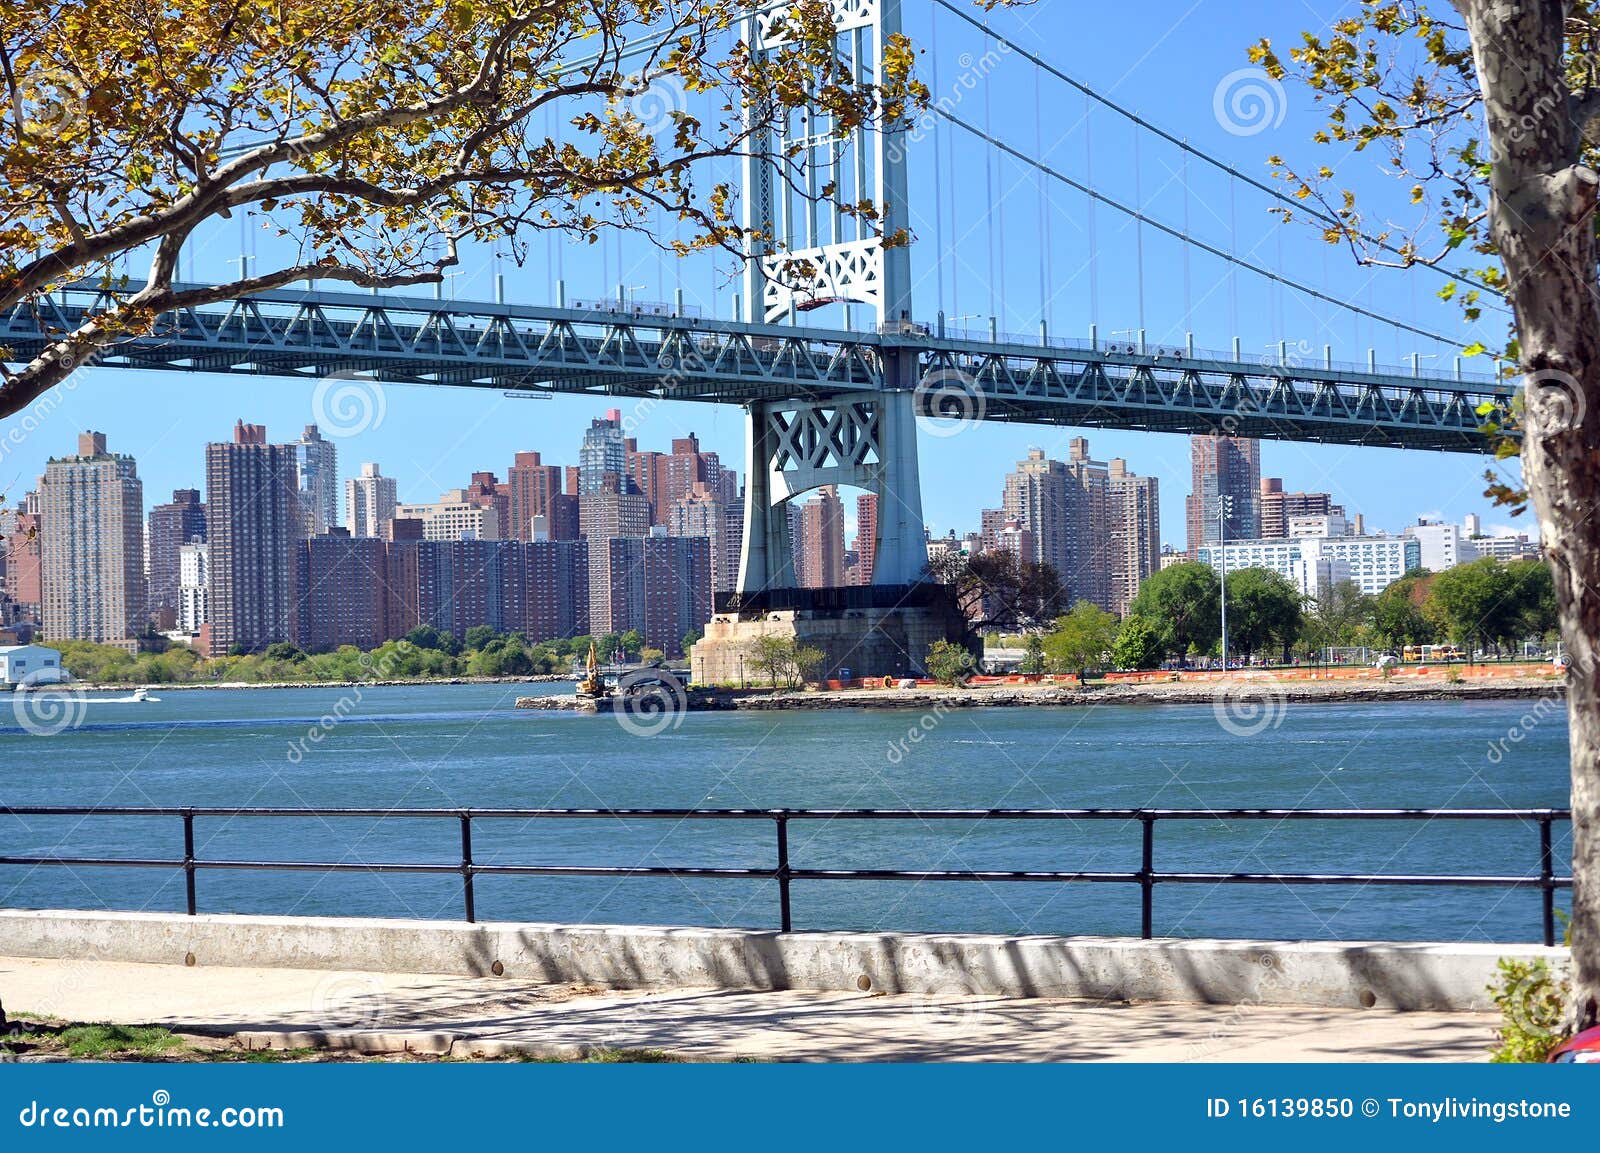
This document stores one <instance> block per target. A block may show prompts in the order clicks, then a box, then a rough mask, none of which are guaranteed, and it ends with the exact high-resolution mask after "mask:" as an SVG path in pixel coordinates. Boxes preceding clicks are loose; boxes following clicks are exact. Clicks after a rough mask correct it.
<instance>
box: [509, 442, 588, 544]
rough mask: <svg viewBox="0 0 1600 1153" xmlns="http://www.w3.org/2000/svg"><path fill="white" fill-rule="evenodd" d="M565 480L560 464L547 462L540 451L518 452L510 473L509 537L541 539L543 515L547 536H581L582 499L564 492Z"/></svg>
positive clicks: (561, 537) (560, 538) (575, 538)
mask: <svg viewBox="0 0 1600 1153" xmlns="http://www.w3.org/2000/svg"><path fill="white" fill-rule="evenodd" d="M561 481H562V476H561V466H560V465H555V464H545V463H544V462H543V461H542V460H541V459H540V457H539V454H538V453H536V452H519V453H517V454H516V456H515V457H514V458H513V459H512V463H511V468H510V469H509V470H508V471H507V472H506V493H507V497H508V500H507V512H508V515H509V516H510V518H511V523H510V525H509V527H508V528H507V529H506V530H505V535H506V536H507V537H508V538H511V539H514V540H536V539H538V538H537V536H536V535H535V534H536V530H535V527H534V521H535V518H538V517H543V518H544V521H543V529H542V531H543V532H544V533H545V534H546V536H545V539H547V540H577V539H578V536H579V532H578V500H577V498H576V497H573V496H569V495H567V494H566V493H563V492H562V491H561Z"/></svg>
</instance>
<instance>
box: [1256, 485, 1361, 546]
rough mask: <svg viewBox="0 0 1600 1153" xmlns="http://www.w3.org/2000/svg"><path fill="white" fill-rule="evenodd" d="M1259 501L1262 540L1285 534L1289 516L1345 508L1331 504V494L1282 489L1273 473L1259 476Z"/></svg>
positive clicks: (1337, 512) (1324, 513) (1326, 513)
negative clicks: (1285, 490)
mask: <svg viewBox="0 0 1600 1153" xmlns="http://www.w3.org/2000/svg"><path fill="white" fill-rule="evenodd" d="M1259 504H1260V516H1261V539H1263V540H1273V539H1277V538H1282V537H1286V536H1288V535H1289V519H1290V518H1291V517H1297V516H1330V515H1332V516H1343V515H1344V508H1343V507H1342V506H1340V505H1336V504H1334V503H1333V496H1332V494H1331V493H1326V492H1284V491H1283V481H1281V480H1279V479H1278V478H1277V477H1275V476H1268V477H1262V478H1261V492H1260V496H1259Z"/></svg>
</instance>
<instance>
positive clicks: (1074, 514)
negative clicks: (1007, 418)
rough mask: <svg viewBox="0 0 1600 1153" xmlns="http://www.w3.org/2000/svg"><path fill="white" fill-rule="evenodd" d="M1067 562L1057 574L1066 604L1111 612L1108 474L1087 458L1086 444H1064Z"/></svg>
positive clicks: (1073, 441)
mask: <svg viewBox="0 0 1600 1153" xmlns="http://www.w3.org/2000/svg"><path fill="white" fill-rule="evenodd" d="M1067 476H1068V477H1069V478H1070V480H1071V483H1070V484H1068V486H1067V495H1068V506H1067V560H1066V568H1064V569H1063V570H1061V581H1062V584H1063V585H1064V586H1065V589H1066V595H1067V602H1068V603H1069V604H1076V603H1077V602H1078V601H1088V602H1089V603H1091V604H1095V605H1099V606H1100V607H1101V608H1103V609H1107V610H1109V609H1110V608H1111V604H1112V600H1111V569H1112V548H1113V542H1112V536H1111V470H1110V468H1109V467H1108V466H1107V465H1106V464H1104V463H1103V462H1101V461H1097V460H1093V459H1092V458H1091V457H1090V456H1089V442H1088V440H1087V439H1085V438H1084V437H1081V436H1075V437H1073V438H1072V439H1071V440H1070V441H1068V442H1067Z"/></svg>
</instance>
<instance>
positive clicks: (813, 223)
mask: <svg viewBox="0 0 1600 1153" xmlns="http://www.w3.org/2000/svg"><path fill="white" fill-rule="evenodd" d="M832 3H833V9H834V19H835V22H836V24H837V26H838V34H839V40H838V44H839V52H840V56H841V58H842V59H845V60H848V61H850V62H851V66H852V69H853V71H854V75H855V78H856V80H857V81H858V82H861V83H872V82H874V81H876V79H877V76H878V70H879V67H880V62H881V60H882V55H883V46H884V43H885V41H886V40H887V39H888V37H890V36H891V35H894V34H896V33H898V32H899V31H900V0H832ZM781 15H782V14H781V13H780V12H768V13H763V14H758V15H756V16H755V17H753V18H752V19H751V21H750V28H749V32H748V35H749V37H750V43H751V44H752V46H753V47H754V48H755V50H756V51H757V52H758V53H759V52H761V51H763V50H765V49H769V48H772V47H775V46H777V45H779V44H781V43H782V40H781V36H782V32H781V26H780V25H779V21H780V19H781ZM762 135H763V136H764V137H767V138H766V139H761V140H758V141H756V142H755V146H754V147H752V148H751V150H750V154H749V155H748V156H747V158H746V160H745V170H744V223H745V227H746V228H747V229H749V230H752V231H753V232H754V233H756V234H758V236H759V239H757V240H754V241H752V242H751V246H750V253H749V255H750V259H749V261H748V263H747V265H746V270H745V294H744V301H745V314H746V319H748V320H750V321H751V322H753V323H757V324H782V323H793V322H794V321H795V320H796V318H797V317H798V316H799V315H800V314H802V313H804V312H806V311H808V310H809V309H811V308H813V307H817V306H820V305H825V304H842V305H844V306H845V307H846V308H848V309H850V310H852V311H855V310H860V311H861V312H863V313H865V316H866V317H867V318H870V320H871V322H872V323H874V324H876V325H878V326H879V327H880V329H881V328H882V327H884V326H890V325H895V324H900V323H907V324H908V323H909V322H910V319H911V253H910V249H909V247H907V246H906V245H903V244H902V245H898V246H895V247H889V248H886V247H884V245H883V241H882V238H881V236H880V235H879V231H878V230H881V233H882V236H892V235H895V234H897V233H901V232H902V230H905V229H907V228H908V226H909V215H908V212H907V206H906V197H907V180H906V155H905V146H906V140H905V136H906V133H905V128H904V125H903V124H879V125H873V126H870V127H868V128H866V129H864V130H861V131H857V132H855V133H853V134H852V135H851V136H849V137H848V138H845V139H840V138H838V137H836V136H835V135H834V133H833V125H832V124H831V123H830V122H828V119H827V118H826V117H824V116H820V115H819V114H817V113H814V112H807V113H795V114H791V115H790V116H789V117H788V119H787V123H786V124H785V125H784V126H783V127H782V129H781V130H780V134H779V138H778V139H772V138H771V137H772V135H773V134H772V133H769V132H763V133H762ZM830 183H831V184H833V185H834V186H835V188H836V190H837V191H836V193H835V195H834V197H832V198H831V199H829V200H819V199H818V196H817V194H818V190H820V189H822V188H824V187H826V186H827V185H829V184H830ZM867 198H870V199H871V200H872V202H873V203H874V204H875V205H878V206H880V208H879V210H880V212H881V213H882V214H883V219H882V220H881V221H879V222H878V225H877V230H875V229H874V227H873V225H872V224H871V223H869V222H864V221H862V220H861V219H859V218H858V217H855V216H852V215H847V214H845V213H842V212H840V211H838V210H837V209H836V208H835V207H834V204H833V203H832V201H837V202H839V203H854V202H857V201H860V200H863V199H867ZM800 262H804V263H805V264H806V265H808V266H809V267H810V270H811V275H809V276H803V275H797V274H796V272H795V271H794V266H795V265H797V264H799V263H800ZM884 360H885V362H884V365H883V379H884V387H883V389H882V391H880V392H869V393H856V394H851V395H848V396H842V397H836V398H833V399H831V400H828V401H806V400H785V401H761V402H757V403H754V404H751V405H750V406H748V409H747V413H748V428H747V450H748V464H749V479H748V482H747V486H746V490H745V522H744V523H745V538H744V548H743V553H742V555H741V557H740V565H739V592H740V593H741V594H742V595H744V596H745V597H749V596H752V595H755V594H759V593H761V592H763V591H766V590H771V589H777V588H785V587H789V586H792V585H794V584H796V583H797V581H796V579H795V574H794V572H793V570H792V565H791V542H790V540H789V518H788V515H787V508H786V507H785V506H786V505H787V504H788V502H789V501H791V500H793V499H795V498H796V497H799V496H800V495H802V494H803V493H805V492H807V491H809V490H811V489H814V488H817V487H819V486H822V485H848V486H851V487H855V488H861V489H866V490H867V491H869V492H872V493H875V494H876V495H877V497H878V539H877V540H876V541H873V542H870V543H871V545H872V547H874V548H875V557H876V559H875V562H874V565H873V581H874V583H875V584H877V585H879V586H900V587H903V586H907V585H913V584H916V583H918V582H919V581H920V580H921V579H922V576H923V570H924V568H925V567H926V565H927V560H928V556H927V548H926V545H925V543H924V537H923V520H922V495H921V487H920V481H919V477H918V473H917V426H916V412H915V408H914V405H915V397H914V390H915V388H916V385H917V363H916V356H915V354H914V353H913V352H911V351H910V350H906V351H900V350H892V351H886V352H885V354H884ZM867 543H868V542H863V544H867Z"/></svg>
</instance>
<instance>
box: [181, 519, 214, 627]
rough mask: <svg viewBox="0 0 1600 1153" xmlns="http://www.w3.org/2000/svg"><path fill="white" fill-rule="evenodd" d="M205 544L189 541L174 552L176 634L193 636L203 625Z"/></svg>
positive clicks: (207, 554) (207, 555) (206, 567)
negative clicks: (176, 608) (176, 556)
mask: <svg viewBox="0 0 1600 1153" xmlns="http://www.w3.org/2000/svg"><path fill="white" fill-rule="evenodd" d="M210 556H211V554H210V551H209V548H208V546H207V545H206V542H205V541H203V540H201V541H193V542H191V543H189V544H186V545H184V546H183V547H181V548H180V549H179V550H178V631H179V632H182V633H186V634H188V635H189V636H193V635H195V634H196V633H198V632H199V631H200V626H201V625H203V624H205V623H206V620H207V615H206V586H207V581H208V576H209V572H210V565H209V560H210Z"/></svg>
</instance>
